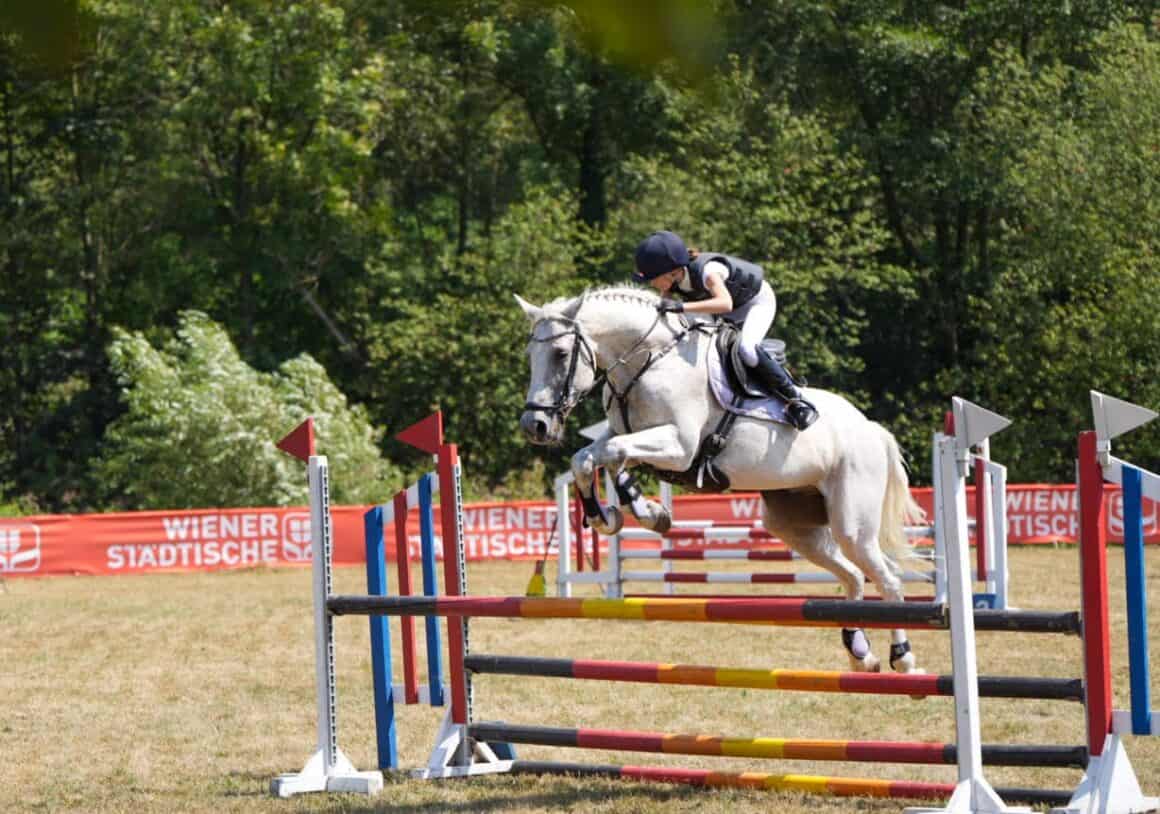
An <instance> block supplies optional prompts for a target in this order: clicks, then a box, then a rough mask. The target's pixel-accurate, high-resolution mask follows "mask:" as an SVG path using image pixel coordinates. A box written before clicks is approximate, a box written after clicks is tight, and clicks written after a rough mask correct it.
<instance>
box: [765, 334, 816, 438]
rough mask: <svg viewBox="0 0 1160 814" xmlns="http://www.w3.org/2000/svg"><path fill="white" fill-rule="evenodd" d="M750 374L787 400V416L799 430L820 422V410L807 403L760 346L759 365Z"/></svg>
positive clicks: (786, 375) (796, 387)
mask: <svg viewBox="0 0 1160 814" xmlns="http://www.w3.org/2000/svg"><path fill="white" fill-rule="evenodd" d="M748 369H749V371H750V373H752V374H753V375H754V377H755V378H756V379H757V380H758V381H759V382H761V384H762V385H763V386H764V387H765V388H767V389H768V390H769V392H770V393H776V394H777V395H779V396H781V397H782V398H783V399H785V414H786V418H788V419H789V421H790V423H791V424H793V426H794V427H795V428H796V429H798V430H804V429H806V428H807V427H809V426H810V425H811V424H813V423H814V422H815V421H817V420H818V409H817V408H816V407H814V405H812V404H810V403H809V402H808V401H806V397H805V394H804V393H802V391H801V388H800V387H798V386H797V385H796V384H794V383H793V379H791V378H790V377H789V374H788V373H786V371H785V368H784V367H782V366H781V365H780V364H779V363H778V361H777V360H776V359H774V358H773V357H772V356H770V355H769V354H768V353H766V352H765V349H764V348H762V347H760V346H758V348H757V364H756V365H755V366H754V367H750V368H748Z"/></svg>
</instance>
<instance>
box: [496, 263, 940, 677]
mask: <svg viewBox="0 0 1160 814" xmlns="http://www.w3.org/2000/svg"><path fill="white" fill-rule="evenodd" d="M516 299H517V300H518V301H519V304H520V307H521V308H523V310H524V313H525V314H527V316H528V318H529V319H530V320H531V322H532V332H531V340H530V342H529V345H528V355H529V357H530V361H531V384H530V385H529V387H528V398H527V404H526V406H525V411H524V413H523V415H522V416H521V417H520V427H521V429H522V430H523V432H524V434H525V435H526V436H527V438H528V440H529V441H531V442H532V443H534V444H550V445H559V444H560V443H562V441H563V437H564V421H565V420H566V419H567V417H568V414H569V413H570V412H571V410H572V409H573V408H574V407H575V406H576V404H577V403H579V401H580V400H581V399H582V398H583V397H584V396H585V395H587V394H588V393H589V391H591V390H593V389H594V388H595V387H596V386H597V385H598V384H601V383H603V385H604V388H603V393H604V399H605V410H606V412H607V415H608V420H609V425H610V427H609V430H608V432H607V433H605V435H604V436H603V437H601V438H599V439H597V440H596V441H594V442H593V443H591V444H589V445H588V446H586V447H584V448H583V449H581V450H580V451H578V452H577V453H576V454H575V455H574V457H573V458H572V471H573V473H574V475H575V477H576V485H577V487H578V489H579V491H580V495H581V498H582V500H583V501H584V503H585V514H586V515H587V516H588V520H589V522H590V523H591V524H592V525H593V526H594V527H595V528H596V529H597V531H599V532H601V533H603V534H615V533H616V532H617V531H619V530H620V528H621V526H622V524H623V517H622V516H621V514H620V512H619V511H617V510H616V509H615V507H611V506H602V505H600V503H599V501H598V500H597V498H596V497H595V496H594V492H593V481H594V478H595V474H596V470H597V468H598V467H602V466H604V467H611V470H610V471H616V472H617V473H618V476H617V481H618V484H620V485H622V486H624V487H626V490H628V493H627V494H623V493H622V495H621V496H622V503H625V504H627V505H629V506H630V508H631V510H632V512H633V514H634V515H636V517H637V519H638V520H639V521H640V523H641V525H642V526H644V527H646V528H650V529H653V530H655V531H660V532H662V533H663V532H664V531H667V530H668V528H669V527H670V525H671V518H670V517H669V515H668V512H667V511H666V510H665V508H664V507H663V506H662V505H661V504H659V503H657V502H656V501H652V500H646V499H644V498H642V497H640V496H639V490H637V491H635V492H632V491H630V490H629V487H628V484H630V482H631V479H630V476H629V475H628V474H627V472H626V470H627V469H628V468H630V467H634V466H638V465H644V466H649V467H652V468H654V469H656V470H663V471H661V472H660V474H661V475H662V476H664V475H665V473H686V474H687V473H688V472H689V471H690V469H691V467H692V466H693V463H694V460H695V458H696V456H697V451H698V449H699V447H700V445H701V443H702V440H703V439H704V438H705V437H706V436H708V435H709V434H711V433H713V432H714V430H715V428H716V427H717V425H718V421H719V420H720V419H721V417H722V415H723V414H724V411H723V408H722V406H721V405H720V404H719V403H718V402H717V400H716V399H715V397H714V395H713V394H712V392H711V390H710V386H709V375H708V356H709V354H710V353H716V350H715V349H714V347H713V345H714V341H713V339H712V338H711V337H710V336H708V335H707V333H706V332H702V331H699V330H693V331H690V330H689V323H688V322H687V321H686V320H685V319H684V317H683V316H681V315H677V314H660V313H658V311H657V303H658V301H659V299H658V297H657V295H656V294H654V293H653V292H651V291H644V290H642V289H639V288H634V287H630V286H619V287H609V288H602V289H596V290H591V291H586V292H585V293H584V294H582V295H580V296H578V297H574V298H571V299H567V298H565V299H560V300H556V301H554V302H551V303H548V304H546V305H544V306H542V307H537V306H535V305H532V304H531V303H528V302H526V301H525V300H523V299H521V298H520V297H519V296H517V297H516ZM807 396H808V398H809V399H810V401H812V402H813V403H814V404H815V405H816V406H817V408H818V410H819V412H820V413H821V417H820V418H819V419H818V421H817V423H815V424H814V425H813V426H812V427H810V428H809V429H808V430H806V431H804V432H800V433H799V432H798V431H797V430H795V429H793V428H792V427H790V426H789V425H786V424H780V423H775V422H772V421H760V420H756V419H752V418H748V417H744V416H738V418H737V420H736V423H735V424H734V425H733V428H732V432H731V435H730V436H729V439H728V442H727V445H726V446H725V448H724V449H723V450H722V451H721V452H720V454H719V455H718V456H717V458H716V460H715V462H714V465H715V467H716V468H717V469H718V470H719V471H720V472H723V473H724V474H725V475H726V476H727V477H728V482H729V484H730V487H731V488H735V489H739V490H746V491H758V492H761V496H762V499H763V503H764V509H763V512H762V522H763V524H764V526H765V528H766V529H768V530H769V532H770V533H771V534H774V535H776V536H777V537H779V538H781V539H782V540H784V541H785V542H786V543H787V544H788V545H789V546H790V548H792V549H793V550H795V551H797V552H798V553H800V554H801V555H802V556H803V557H805V558H806V559H808V560H810V561H811V562H813V563H815V564H817V565H819V566H821V567H822V568H825V569H826V570H828V571H829V572H831V573H832V574H834V575H835V576H836V577H837V578H838V580H839V581H840V582H841V584H842V586H843V587H844V589H845V593H846V598H847V599H862V597H863V583H864V579H865V577H866V576H869V577H870V578H871V579H872V580H873V581H874V582H875V584H877V586H878V588H879V590H880V591H881V593H882V595H883V596H884V597H885V598H887V599H891V600H895V601H902V600H903V598H904V597H903V591H902V582H901V580H900V578H899V575H900V572H901V568H900V564H899V563H900V561H901V560H903V559H905V558H906V557H907V556H909V555H910V554H911V553H912V552H911V549H910V544H909V542H908V541H907V539H906V535H905V531H904V528H903V526H904V524H905V523H906V522H918V521H919V520H921V518H922V510H921V509H920V508H919V507H918V505H917V504H916V503H915V502H914V500H913V499H912V498H911V496H910V490H909V488H908V484H907V476H906V469H905V467H904V465H903V462H902V457H901V454H900V452H899V449H898V443H897V442H896V441H895V439H894V436H893V435H891V434H890V432H889V431H888V430H886V429H885V428H884V427H882V426H881V425H879V424H876V423H874V422H873V421H870V420H869V419H867V418H866V417H865V416H864V415H863V414H862V413H861V412H860V411H859V410H858V409H857V408H856V407H854V406H853V405H852V404H850V402H848V401H847V400H846V399H844V398H843V397H841V396H839V395H837V394H835V393H830V392H827V391H825V390H818V389H809V390H807ZM666 479H670V480H671V479H673V478H666ZM634 487H635V485H633V486H632V487H631V488H634ZM619 491H621V489H618V492H619ZM625 497H627V498H629V499H628V500H625V499H624V498H625ZM884 552H885V554H884ZM842 638H843V643H844V644H845V646H846V649H847V650H848V651H849V654H850V662H851V665H852V666H853V669H855V670H862V671H877V670H878V669H879V660H878V658H877V657H876V656H875V655H874V654H873V653H871V652H870V645H869V642H868V640H867V639H866V636H865V633H864V632H863V631H862V630H861V629H846V630H843V631H842ZM890 661H891V665H892V666H893V667H894V669H895V670H897V671H899V672H921V671H918V670H917V668H916V666H915V658H914V654H913V653H911V652H910V645H909V643H908V641H907V638H906V631H905V630H902V629H895V630H893V631H892V646H891V659H890Z"/></svg>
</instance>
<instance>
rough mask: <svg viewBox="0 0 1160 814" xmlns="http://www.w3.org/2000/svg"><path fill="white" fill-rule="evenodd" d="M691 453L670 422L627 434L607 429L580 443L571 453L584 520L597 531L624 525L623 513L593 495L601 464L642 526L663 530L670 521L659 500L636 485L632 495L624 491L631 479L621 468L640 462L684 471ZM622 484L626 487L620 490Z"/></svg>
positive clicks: (610, 529)
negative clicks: (611, 472) (610, 472)
mask: <svg viewBox="0 0 1160 814" xmlns="http://www.w3.org/2000/svg"><path fill="white" fill-rule="evenodd" d="M693 454H694V453H693V452H688V451H686V449H685V448H684V447H683V446H682V444H681V442H680V435H679V433H678V431H677V428H676V426H674V425H672V424H665V425H662V426H659V427H652V428H651V429H647V430H641V431H640V432H634V433H629V434H627V435H612V434H611V432H610V433H607V434H605V435H604V436H602V437H601V438H599V439H597V440H596V441H594V442H592V443H591V444H589V445H588V446H586V447H584V448H583V449H581V450H580V451H579V452H577V453H576V454H575V455H574V456H573V457H572V474H573V476H574V477H575V479H576V488H577V490H578V491H579V492H580V500H581V502H582V503H583V504H584V516H585V517H586V518H587V519H588V523H589V524H590V525H591V526H592V527H593V528H595V529H596V530H597V531H598V532H600V533H601V534H616V533H617V532H618V531H620V529H621V528H622V527H623V525H624V517H623V515H621V513H620V512H619V511H618V510H617V509H616V508H615V507H613V506H602V505H601V504H600V501H599V499H598V498H597V497H596V493H595V489H594V483H595V480H596V470H597V469H599V468H600V467H602V466H603V467H610V468H611V469H613V470H614V471H616V472H617V478H616V486H617V492H618V496H619V497H620V500H621V503H622V504H624V505H627V506H629V507H630V509H631V510H632V512H633V514H634V515H635V516H636V517H637V518H638V519H639V520H640V521H641V523H642V524H644V525H645V526H646V528H652V529H654V530H656V531H667V530H668V526H669V525H671V519H670V518H669V515H668V512H667V511H666V510H665V508H664V507H663V506H662V505H661V504H659V503H657V502H656V501H652V500H647V499H645V498H644V497H643V495H640V490H639V488H638V489H636V494H635V495H634V494H632V493H631V492H630V491H628V490H627V486H626V484H631V483H632V479H631V476H628V479H627V481H626V480H623V479H622V476H624V475H628V473H627V472H624V471H623V470H625V469H626V468H628V467H631V466H635V465H637V464H642V463H643V464H648V465H650V466H653V467H656V468H657V469H668V470H673V471H684V470H685V469H688V468H689V466H690V465H691V464H692V459H693ZM632 485H633V486H635V484H632ZM622 488H625V489H626V491H624V492H621V489H622ZM626 498H627V499H626ZM650 524H651V525H650ZM662 527H663V528H662Z"/></svg>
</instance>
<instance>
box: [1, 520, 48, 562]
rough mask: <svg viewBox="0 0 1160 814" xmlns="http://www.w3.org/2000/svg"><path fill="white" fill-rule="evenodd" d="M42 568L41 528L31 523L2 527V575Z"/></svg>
mask: <svg viewBox="0 0 1160 814" xmlns="http://www.w3.org/2000/svg"><path fill="white" fill-rule="evenodd" d="M38 568H40V528H39V527H37V526H34V525H32V524H31V523H20V524H15V523H14V524H4V525H0V574H3V573H8V574H18V573H24V572H28V571H35V570H37V569H38Z"/></svg>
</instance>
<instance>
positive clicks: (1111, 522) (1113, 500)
mask: <svg viewBox="0 0 1160 814" xmlns="http://www.w3.org/2000/svg"><path fill="white" fill-rule="evenodd" d="M1149 508H1151V512H1149V511H1148V509H1149ZM1140 516H1141V519H1142V520H1143V521H1144V533H1145V534H1152V533H1155V532H1156V530H1157V529H1156V520H1157V517H1156V501H1152V500H1148V499H1145V500H1144V501H1143V505H1142V506H1141V507H1140ZM1108 531H1109V532H1110V533H1111V534H1112V535H1113V536H1115V537H1123V536H1124V493H1123V491H1118V492H1113V493H1112V494H1111V496H1110V498H1109V499H1108Z"/></svg>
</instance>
